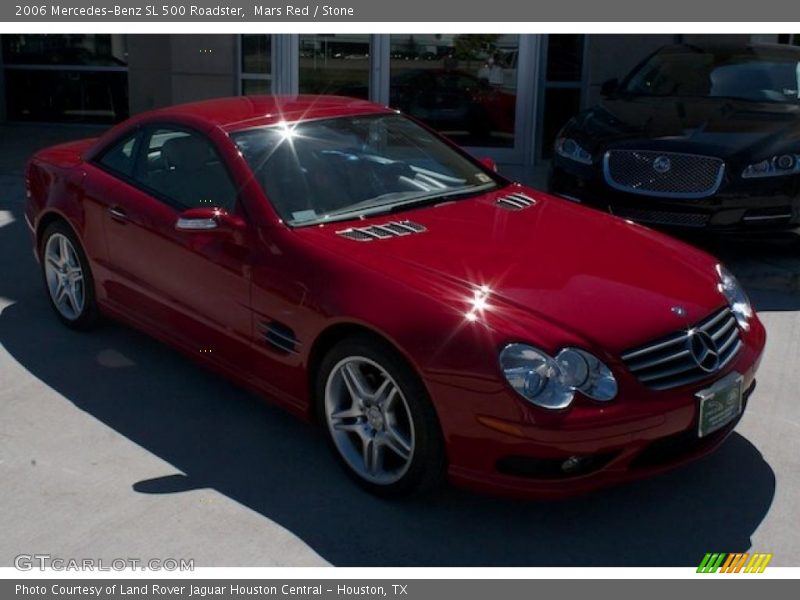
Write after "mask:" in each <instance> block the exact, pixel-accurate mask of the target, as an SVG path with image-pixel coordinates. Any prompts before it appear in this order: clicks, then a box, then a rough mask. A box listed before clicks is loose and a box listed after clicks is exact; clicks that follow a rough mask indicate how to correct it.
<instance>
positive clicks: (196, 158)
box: [134, 127, 236, 212]
mask: <svg viewBox="0 0 800 600" xmlns="http://www.w3.org/2000/svg"><path fill="white" fill-rule="evenodd" d="M134 179H135V180H136V181H137V182H139V183H141V184H142V185H143V186H144V187H147V188H149V189H151V190H153V191H154V192H156V193H158V194H159V195H161V196H163V197H164V198H165V199H166V200H168V201H169V202H170V203H171V204H174V205H176V207H177V208H179V209H185V208H201V207H204V206H208V207H215V208H223V209H225V210H227V211H229V212H233V211H234V210H235V209H236V188H235V186H234V185H233V182H232V181H231V179H230V176H229V175H228V172H227V170H226V169H225V166H224V165H223V164H222V160H221V159H220V157H219V155H218V154H217V152H216V150H215V149H214V147H213V145H212V144H211V142H210V141H209V140H208V139H206V138H205V137H204V136H203V135H201V134H199V133H196V132H193V131H189V130H186V129H172V128H169V127H159V128H155V129H151V130H150V131H149V132H148V133H147V134H146V135H145V139H144V151H143V153H142V155H141V158H140V160H139V163H138V165H137V168H136V173H135V175H134Z"/></svg>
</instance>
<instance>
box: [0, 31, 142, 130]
mask: <svg viewBox="0 0 800 600" xmlns="http://www.w3.org/2000/svg"><path fill="white" fill-rule="evenodd" d="M2 44H3V60H4V66H5V80H6V84H5V89H6V107H7V112H8V118H9V119H11V120H28V121H75V122H89V123H113V122H117V121H121V120H123V119H125V118H127V116H128V73H127V66H126V65H127V62H128V47H127V38H126V36H124V35H83V34H80V35H73V34H63V35H38V34H37V35H29V34H19V35H3V36H2Z"/></svg>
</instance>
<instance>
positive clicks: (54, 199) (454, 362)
mask: <svg viewBox="0 0 800 600" xmlns="http://www.w3.org/2000/svg"><path fill="white" fill-rule="evenodd" d="M378 112H390V111H389V110H388V109H386V108H383V107H379V106H377V105H374V104H371V103H368V102H363V101H358V100H351V99H342V98H326V97H298V98H235V99H224V100H219V101H209V102H203V103H196V104H190V105H183V106H178V107H173V108H170V109H163V110H158V111H153V112H150V113H146V114H143V115H140V116H138V117H135V118H133V119H131V120H129V121H127V122H125V123H123V124H121V125H120V126H117V127H115V128H114V129H112V130H111V131H109V132H108V133H107V134H105V135H104V136H103V137H102V138H100V139H99V140H88V141H84V142H76V143H73V144H67V145H62V146H57V147H54V148H50V149H47V150H44V151H42V152H39V153H38V154H36V155H35V156H34V157H33V159H32V160H31V161H30V163H29V165H28V168H27V170H26V180H27V181H26V184H27V189H28V193H29V200H28V204H27V208H26V218H27V220H28V222H29V224H30V226H31V230H32V233H33V234H34V238H36V236H37V235H38V234H39V233H41V230H42V226H43V224H46V223H47V222H48V220H49V219H51V218H53V217H54V216H55V215H57V216H60V217H62V218H64V219H66V220H67V221H68V223H69V224H70V225H71V226H72V227H73V229H74V230H75V232H76V234H77V235H78V237H79V238H80V241H81V243H82V245H83V247H84V249H85V252H86V254H87V257H88V259H89V262H90V267H91V270H92V275H93V277H94V279H95V285H96V293H97V300H98V304H99V306H100V308H101V310H103V311H104V312H105V313H107V314H109V315H112V316H114V317H116V318H118V319H121V320H124V321H126V322H128V323H130V324H133V325H134V326H136V327H139V328H141V329H144V330H145V331H147V332H148V333H150V334H152V335H154V336H156V337H158V338H159V339H162V340H164V341H166V342H168V343H170V344H172V345H174V346H176V347H177V348H179V349H181V350H183V351H184V352H187V353H189V354H191V355H192V356H194V357H195V358H196V359H197V360H199V361H201V362H203V363H204V364H206V365H209V366H211V367H213V368H215V369H217V370H219V371H221V372H223V373H225V374H226V375H228V376H231V377H233V378H235V379H236V380H237V381H239V382H240V383H242V384H245V385H247V386H249V387H251V388H253V389H255V390H257V391H258V392H260V393H262V394H264V395H266V396H268V397H269V398H270V399H272V400H274V401H276V402H277V403H279V404H281V405H282V406H284V407H285V408H287V409H289V410H291V411H292V412H295V413H297V414H300V415H303V416H306V417H310V416H311V415H312V413H313V411H312V410H311V408H312V402H311V394H310V374H309V370H310V369H311V368H313V365H314V361H315V360H317V359H318V358H319V352H320V349H321V348H324V347H325V344H326V343H328V342H329V341H330V340H332V339H336V337H337V336H338V335H340V334H341V333H342V332H346V331H351V330H353V329H354V328H362V329H368V330H370V331H372V332H374V333H375V334H377V335H380V336H382V337H383V338H385V339H386V340H387V341H389V342H390V343H391V344H393V345H394V347H395V348H397V350H398V351H399V352H401V353H402V355H403V356H405V357H406V359H407V360H408V362H409V363H410V364H411V365H412V366H413V367H414V369H416V371H417V372H418V373H419V375H420V376H421V378H422V380H423V382H424V383H425V385H426V386H427V388H428V391H429V392H430V395H431V398H432V400H433V403H434V406H435V409H436V412H437V415H438V417H439V421H440V424H441V428H442V432H443V434H444V438H445V441H446V447H447V455H448V465H449V473H450V476H451V478H452V479H453V480H455V481H458V482H460V483H462V484H465V485H469V486H471V487H475V488H481V489H486V490H489V491H494V492H506V493H516V494H522V495H529V496H550V495H563V494H569V493H574V492H580V491H585V490H588V489H592V488H595V487H598V486H601V485H604V484H608V483H615V482H619V481H624V480H627V479H632V478H636V477H639V476H643V475H647V474H650V473H654V472H657V471H660V470H662V469H664V468H669V467H672V466H675V465H677V464H680V463H682V462H684V461H686V460H689V459H691V458H694V457H696V456H699V455H702V454H704V453H707V452H709V451H711V450H712V449H713V448H714V447H716V446H717V445H719V443H721V442H722V440H723V439H724V437H725V435H727V433H728V432H729V431H730V429H732V425H731V426H730V427H728V428H726V429H725V430H723V431H721V432H719V433H718V434H714V435H712V436H709V438H708V439H704V441H703V444H696V445H693V446H692V447H691V448H690V449H689V450H687V451H686V452H683V453H681V454H680V455H679V456H675V457H673V458H672V459H670V460H668V461H666V462H663V463H662V464H654V465H649V466H643V467H636V466H635V461H636V458H637V456H639V455H640V454H641V452H642V451H643V450H644V449H645V448H646V447H647V446H648V445H649V444H650V443H651V442H652V441H654V440H658V439H661V438H664V437H668V436H672V435H675V434H680V433H681V432H687V431H690V430H692V428H695V427H696V422H697V400H696V399H695V393H696V392H697V391H698V390H700V389H703V388H705V387H707V386H708V385H710V381H713V380H715V379H718V378H720V377H722V376H724V375H725V374H726V373H728V372H731V371H734V370H735V371H738V372H739V373H741V374H742V375H744V378H745V387H746V388H751V387H752V385H753V382H754V376H755V370H756V368H757V366H758V362H759V359H760V356H761V353H762V351H763V348H764V344H765V337H766V336H765V331H764V328H763V326H762V325H761V323H760V322H759V320H758V318H757V317H753V319H752V321H751V326H750V328H749V330H748V331H742V332H741V338H742V341H743V348H742V349H741V350H740V351H739V352H738V354H737V356H736V358H735V360H733V361H732V362H731V363H730V364H728V365H727V366H726V368H725V369H724V370H723V371H722V372H720V373H717V374H715V375H714V376H713V377H711V378H710V380H709V381H703V382H700V383H697V384H692V385H688V386H683V387H679V388H675V389H671V390H666V391H653V390H651V389H648V388H647V387H645V386H644V385H643V384H642V383H641V382H639V381H638V380H637V379H636V378H635V377H634V376H633V375H632V374H631V373H630V372H629V371H627V369H626V368H625V366H624V365H623V363H622V361H621V359H620V358H619V356H620V354H621V353H622V352H623V351H625V350H627V349H630V348H632V347H636V346H638V345H641V344H645V343H648V342H650V341H652V340H655V339H657V338H659V337H661V336H664V335H667V334H670V333H673V332H675V331H678V330H680V329H682V328H683V329H685V328H687V327H690V326H691V325H692V324H694V323H696V322H698V321H700V320H701V319H703V318H705V317H706V316H708V315H709V314H711V313H712V312H714V311H715V310H717V309H720V308H722V307H723V306H725V299H724V298H723V297H722V295H721V294H720V292H719V291H718V289H717V283H718V279H717V275H716V271H715V265H716V260H715V259H714V258H713V257H711V256H709V255H707V254H705V253H703V252H700V251H699V250H696V249H694V248H691V247H689V246H687V245H685V244H683V243H681V242H678V241H675V240H673V239H671V238H668V237H666V236H664V235H662V234H659V233H656V232H653V231H651V230H649V229H646V228H644V227H641V226H638V225H634V224H631V223H628V222H625V221H622V220H620V219H617V218H615V217H612V216H609V215H605V214H601V213H599V212H596V211H592V210H589V209H586V208H583V207H581V206H578V205H575V204H572V203H569V202H567V201H564V200H562V199H559V198H555V197H551V196H547V195H545V194H543V193H541V192H538V191H536V190H532V189H528V188H524V187H521V186H518V185H517V184H508V186H506V187H505V188H503V189H500V190H498V191H496V192H491V193H487V194H483V195H480V196H476V197H473V198H469V199H464V200H458V201H454V202H447V203H443V204H440V205H437V206H433V207H427V208H420V209H416V210H409V211H406V212H404V213H402V218H403V219H408V220H411V221H415V222H418V223H420V224H422V225H424V226H425V228H426V231H424V232H423V233H420V234H416V235H409V236H403V237H398V238H390V239H386V240H377V241H372V242H369V243H364V242H358V241H354V240H351V239H347V238H345V237H343V236H341V235H339V234H338V233H337V232H339V231H341V230H343V229H347V228H348V227H352V226H354V224H353V223H352V222H340V223H330V224H327V225H324V226H310V227H302V228H295V229H292V228H289V227H287V226H286V225H284V224H283V223H282V222H281V220H280V218H279V217H278V215H277V214H276V213H275V211H274V210H273V209H272V207H271V205H270V204H269V201H268V199H267V198H266V197H265V196H264V192H263V191H262V190H261V188H260V186H259V185H258V184H257V182H256V181H255V178H254V177H253V176H252V173H251V171H250V169H249V167H248V166H247V164H246V163H245V161H244V159H243V158H242V156H241V155H240V154H239V152H238V151H237V149H236V147H235V146H234V144H233V143H232V142H231V141H230V138H229V137H228V134H229V133H230V132H231V131H236V130H239V129H243V128H249V127H254V126H268V125H270V124H275V123H277V122H279V121H281V120H286V121H293V120H302V119H315V118H325V117H335V116H343V115H352V114H370V113H378ZM161 122H167V123H175V124H179V125H183V126H187V127H192V128H194V129H197V130H200V131H202V132H204V133H205V134H206V135H207V136H208V138H209V139H210V140H211V141H212V143H213V144H214V145H215V146H216V148H217V149H218V151H219V154H220V156H221V158H222V160H223V162H224V163H225V165H226V167H227V168H228V170H229V172H230V174H231V176H232V178H233V179H234V181H235V182H236V183H237V186H238V189H239V202H240V207H241V216H242V218H243V219H244V220H245V222H246V226H245V227H243V228H241V230H237V231H236V232H232V233H230V234H220V233H218V232H211V233H189V234H187V233H186V232H180V231H177V230H176V229H175V221H176V219H177V216H178V213H177V212H176V210H175V209H173V208H171V207H169V206H167V205H165V204H163V203H161V202H160V201H158V200H156V199H155V198H152V197H150V196H149V195H148V194H146V193H144V192H142V191H140V190H139V189H137V188H135V187H133V186H132V185H130V184H129V183H127V182H125V181H122V180H120V179H117V178H115V177H114V176H112V175H109V174H108V173H107V172H105V171H103V170H102V169H100V168H98V167H97V166H95V165H94V164H93V163H92V158H93V156H95V155H96V153H97V152H99V151H100V150H101V149H103V148H104V147H106V146H107V145H108V144H109V143H110V142H111V141H113V140H116V139H118V138H119V136H120V135H124V133H125V132H127V131H130V130H131V129H133V128H136V127H139V126H141V125H144V124H147V123H161ZM476 164H477V163H476ZM510 191H524V192H525V193H526V194H528V195H529V196H531V197H533V198H535V199H536V204H535V205H534V206H531V207H529V208H527V209H524V210H521V211H508V210H505V209H503V208H501V207H499V206H498V205H497V204H496V200H497V198H498V197H499V196H501V195H504V194H507V193H509V192H510ZM117 206H119V207H122V208H124V209H125V212H126V213H127V220H126V221H124V222H120V221H117V220H115V218H114V217H113V216H112V215H110V213H109V209H110V208H113V207H117ZM391 218H394V217H391ZM386 220H389V218H387V217H382V218H377V217H376V218H372V219H366V220H360V221H358V223H356V225H357V226H368V225H369V224H370V223H380V222H382V221H386ZM480 286H486V287H487V288H488V289H489V290H490V294H489V296H488V305H487V306H486V308H485V310H483V311H481V312H480V313H479V314H478V315H477V318H474V319H472V320H469V319H465V315H466V313H467V312H469V311H470V310H471V307H472V301H473V299H474V297H475V290H476V289H478V288H479V287H480ZM675 306H681V307H683V308H684V310H685V315H684V316H681V317H678V316H676V314H675V313H674V312H673V311H672V310H671V309H672V307H675ZM269 322H279V323H281V324H284V325H285V326H287V327H289V328H291V330H292V331H293V332H294V334H295V337H296V339H297V340H298V345H297V350H298V351H297V353H295V354H293V353H288V354H279V353H275V352H274V351H272V350H271V349H270V347H269V346H268V345H267V344H265V343H264V338H263V334H262V332H261V326H262V325H263V324H264V323H269ZM510 342H524V343H529V344H532V345H535V346H537V347H539V348H541V349H543V350H545V351H547V352H551V353H552V352H556V351H557V350H558V349H559V348H562V347H565V346H570V345H572V346H579V347H582V348H585V349H586V350H588V351H590V352H593V353H595V354H596V355H597V356H598V357H600V358H601V359H602V360H603V361H604V362H606V364H607V365H609V367H611V369H612V370H613V372H614V374H615V376H616V379H617V382H618V386H619V394H618V397H617V398H616V399H614V400H613V401H611V402H607V403H597V402H593V401H591V400H589V399H588V398H584V397H582V396H580V395H578V397H577V398H576V400H575V402H574V403H573V404H572V405H571V406H570V407H569V408H568V409H565V410H561V411H548V410H544V409H540V408H537V407H535V406H533V405H531V404H530V403H528V402H526V401H525V400H523V399H522V398H521V397H520V396H518V395H517V394H516V393H515V392H514V391H513V390H512V389H511V388H510V387H509V385H508V384H507V383H506V382H505V379H504V377H503V375H502V373H501V371H500V367H499V364H498V360H497V356H498V352H499V350H500V349H501V348H502V347H503V346H504V345H505V344H507V343H510ZM602 453H607V454H609V455H613V457H612V458H611V459H610V460H609V462H608V464H606V465H605V466H603V467H602V468H600V469H598V470H596V471H594V472H592V473H590V474H588V475H584V476H579V477H571V478H564V479H559V480H557V481H546V480H539V479H528V478H524V477H519V476H512V475H508V474H503V473H501V472H499V471H498V468H497V464H498V461H500V460H501V459H503V458H504V457H508V456H518V455H521V456H533V457H538V458H560V457H567V456H572V455H590V454H602Z"/></svg>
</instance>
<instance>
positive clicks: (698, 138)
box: [566, 97, 800, 158]
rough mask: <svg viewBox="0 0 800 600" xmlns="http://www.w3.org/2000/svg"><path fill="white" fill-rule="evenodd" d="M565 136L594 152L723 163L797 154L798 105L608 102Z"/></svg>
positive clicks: (586, 114)
mask: <svg viewBox="0 0 800 600" xmlns="http://www.w3.org/2000/svg"><path fill="white" fill-rule="evenodd" d="M570 130H571V131H570ZM566 134H567V135H577V136H578V137H580V138H581V142H582V143H584V144H586V145H588V146H590V147H589V148H587V149H588V150H590V151H592V152H597V151H603V150H605V149H608V148H614V147H629V146H631V145H636V146H637V147H641V148H642V149H648V148H650V147H652V148H659V149H674V150H676V151H686V150H691V151H693V152H696V153H697V152H703V153H708V154H712V155H714V156H720V157H722V158H731V157H736V156H737V155H738V154H756V155H761V154H764V153H767V154H768V153H769V152H772V151H774V152H780V151H781V149H783V148H786V147H787V146H791V147H792V148H793V149H794V150H796V147H797V144H798V141H800V105H797V104H780V103H757V102H743V101H737V100H727V99H721V98H692V99H689V98H674V97H673V98H646V97H637V98H612V99H607V100H604V101H603V102H601V103H600V104H599V105H597V106H595V107H594V108H591V109H589V110H587V111H585V112H583V113H581V114H580V115H579V116H578V117H576V119H575V120H574V121H573V122H572V123H571V124H570V125H568V127H567V130H566ZM643 142H644V143H643ZM767 154H765V155H767Z"/></svg>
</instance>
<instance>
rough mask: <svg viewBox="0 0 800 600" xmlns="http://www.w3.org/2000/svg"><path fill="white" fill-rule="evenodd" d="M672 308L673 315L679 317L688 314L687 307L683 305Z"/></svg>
mask: <svg viewBox="0 0 800 600" xmlns="http://www.w3.org/2000/svg"><path fill="white" fill-rule="evenodd" d="M670 310H671V311H672V314H673V315H677V316H679V317H685V316H686V309H685V308H683V307H682V306H673V307H672V308H671V309H670Z"/></svg>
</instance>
